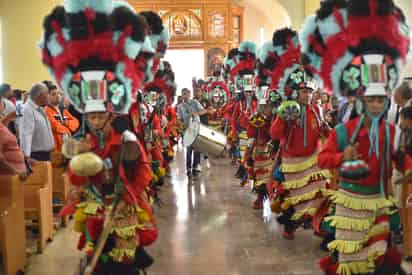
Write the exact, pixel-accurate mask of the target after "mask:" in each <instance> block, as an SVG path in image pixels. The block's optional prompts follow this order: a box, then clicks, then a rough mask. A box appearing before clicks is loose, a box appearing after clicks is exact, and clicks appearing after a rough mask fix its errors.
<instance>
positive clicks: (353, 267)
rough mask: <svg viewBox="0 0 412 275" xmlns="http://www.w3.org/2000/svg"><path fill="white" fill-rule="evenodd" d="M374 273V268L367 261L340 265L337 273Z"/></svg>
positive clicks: (350, 274)
mask: <svg viewBox="0 0 412 275" xmlns="http://www.w3.org/2000/svg"><path fill="white" fill-rule="evenodd" d="M373 271H374V268H371V267H370V266H369V263H368V262H367V261H361V262H350V263H341V264H339V267H338V270H337V273H338V274H339V275H352V274H359V273H370V272H373Z"/></svg>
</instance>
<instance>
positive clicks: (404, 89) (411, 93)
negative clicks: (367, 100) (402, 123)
mask: <svg viewBox="0 0 412 275" xmlns="http://www.w3.org/2000/svg"><path fill="white" fill-rule="evenodd" d="M393 100H394V102H395V103H396V106H393V109H392V111H394V112H395V114H394V116H393V118H394V120H393V122H394V123H395V124H399V115H400V112H401V109H402V108H405V107H408V106H412V87H411V84H409V82H408V81H405V82H403V83H402V85H401V86H399V87H398V88H397V89H396V90H395V92H394V94H393Z"/></svg>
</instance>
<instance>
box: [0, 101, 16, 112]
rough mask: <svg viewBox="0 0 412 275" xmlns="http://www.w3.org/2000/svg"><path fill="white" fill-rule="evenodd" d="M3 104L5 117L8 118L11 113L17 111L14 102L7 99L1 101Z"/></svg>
mask: <svg viewBox="0 0 412 275" xmlns="http://www.w3.org/2000/svg"><path fill="white" fill-rule="evenodd" d="M1 104H3V105H4V111H3V114H2V115H3V116H7V115H8V114H10V113H13V112H15V111H16V106H14V104H13V102H11V101H10V100H8V99H7V98H3V99H1Z"/></svg>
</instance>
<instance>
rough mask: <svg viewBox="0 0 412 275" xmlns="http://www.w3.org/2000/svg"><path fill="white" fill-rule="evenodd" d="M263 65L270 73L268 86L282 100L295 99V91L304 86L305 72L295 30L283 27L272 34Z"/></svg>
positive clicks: (305, 81) (305, 80)
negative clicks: (270, 44) (270, 45)
mask: <svg viewBox="0 0 412 275" xmlns="http://www.w3.org/2000/svg"><path fill="white" fill-rule="evenodd" d="M264 65H265V69H266V70H267V71H268V73H269V75H270V80H271V82H270V88H271V89H272V90H277V91H278V92H279V94H280V95H281V96H282V98H283V99H284V100H287V99H295V98H296V97H297V91H298V90H299V89H301V88H305V87H306V83H307V73H306V71H305V69H304V68H303V66H302V64H301V52H300V43H299V37H298V34H297V33H296V31H294V30H292V29H290V28H284V29H280V30H278V31H276V32H275V33H274V34H273V39H272V47H271V48H269V50H268V51H267V57H266V60H265V64H264Z"/></svg>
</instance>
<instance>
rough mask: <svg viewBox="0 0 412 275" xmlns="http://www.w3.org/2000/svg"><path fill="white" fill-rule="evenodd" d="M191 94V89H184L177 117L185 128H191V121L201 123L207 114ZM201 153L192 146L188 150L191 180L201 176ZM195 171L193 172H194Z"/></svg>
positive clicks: (187, 162)
mask: <svg viewBox="0 0 412 275" xmlns="http://www.w3.org/2000/svg"><path fill="white" fill-rule="evenodd" d="M190 97H191V92H190V90H189V89H187V88H184V89H182V98H183V102H182V103H181V104H180V105H179V107H178V109H177V117H178V119H179V120H180V121H182V122H183V123H184V124H185V127H186V128H188V127H189V126H190V120H191V119H193V120H194V121H197V122H200V118H199V116H201V115H204V114H207V110H205V109H204V108H203V106H202V105H201V104H200V103H199V101H197V99H190ZM199 164H200V152H196V151H195V150H193V148H192V147H191V146H189V147H187V148H186V172H187V176H188V177H189V178H190V177H191V176H192V174H193V175H194V176H197V175H198V174H199V172H200V171H199V170H198V167H199ZM192 169H193V170H192Z"/></svg>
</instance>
